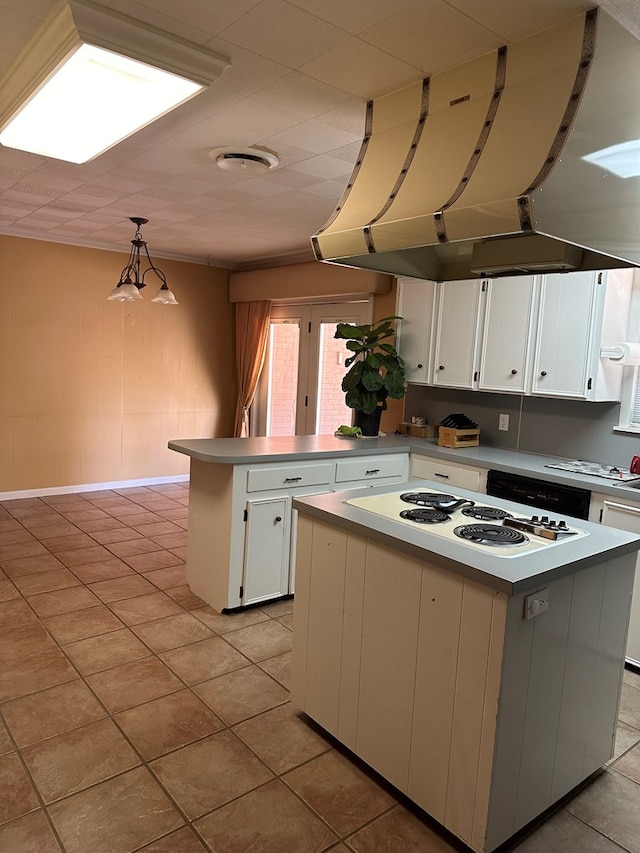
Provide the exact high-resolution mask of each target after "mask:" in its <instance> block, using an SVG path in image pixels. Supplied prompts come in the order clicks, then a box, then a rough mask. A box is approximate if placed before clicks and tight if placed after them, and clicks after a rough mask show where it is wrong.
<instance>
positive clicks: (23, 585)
mask: <svg viewBox="0 0 640 853" xmlns="http://www.w3.org/2000/svg"><path fill="white" fill-rule="evenodd" d="M13 582H14V584H15V585H16V586H17V587H18V589H19V590H20V592H21V593H22V594H23V595H39V594H40V593H41V592H52V591H53V590H56V589H67V588H68V587H71V586H78V584H79V583H80V581H79V580H78V578H77V577H76V576H75V575H74V574H72V573H71V572H70V571H69V570H68V569H59V570H57V571H51V572H38V573H37V574H35V575H21V576H19V577H14V578H13Z"/></svg>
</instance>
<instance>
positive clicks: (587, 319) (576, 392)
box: [532, 272, 599, 400]
mask: <svg viewBox="0 0 640 853" xmlns="http://www.w3.org/2000/svg"><path fill="white" fill-rule="evenodd" d="M597 275H598V274H597V273H593V272H578V273H570V274H562V273H554V274H553V275H545V276H543V277H542V282H541V292H540V314H539V320H538V336H537V346H536V352H535V358H534V364H533V378H532V393H533V394H536V395H539V396H549V397H573V398H577V399H581V400H585V399H587V397H588V391H589V388H588V384H589V380H590V379H591V376H590V364H591V362H590V354H591V343H592V338H593V328H594V322H595V312H596V307H597V306H596V297H597V296H598V295H599V293H598V284H597Z"/></svg>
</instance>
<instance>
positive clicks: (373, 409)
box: [334, 316, 406, 435]
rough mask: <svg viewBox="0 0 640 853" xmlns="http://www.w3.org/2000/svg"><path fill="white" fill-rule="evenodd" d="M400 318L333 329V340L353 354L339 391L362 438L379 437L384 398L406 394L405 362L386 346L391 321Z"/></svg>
mask: <svg viewBox="0 0 640 853" xmlns="http://www.w3.org/2000/svg"><path fill="white" fill-rule="evenodd" d="M401 319H402V317H397V316H394V317H384V318H383V319H382V320H378V321H377V322H376V323H372V324H366V325H363V326H351V325H349V324H348V323H338V325H337V327H336V333H335V335H334V338H341V339H342V340H345V341H346V342H347V349H348V350H350V351H351V352H352V353H353V355H351V356H349V358H347V359H346V360H345V363H344V365H345V367H348V368H349V370H348V371H347V373H346V374H345V376H344V378H343V380H342V390H343V391H344V392H345V398H344V399H345V403H346V404H347V406H349V408H350V409H354V410H355V426H358V427H360V429H361V430H362V434H363V435H378V431H379V429H380V416H381V415H382V412H383V411H384V410H385V409H386V408H387V397H392V398H394V399H400V398H401V397H404V395H405V394H406V387H405V374H404V361H403V360H402V358H401V357H400V356H399V355H398V353H397V351H396V349H395V347H394V346H393V345H392V344H390V343H388V339H389V338H393V337H394V336H395V329H394V327H393V325H392V324H393V321H394V320H401Z"/></svg>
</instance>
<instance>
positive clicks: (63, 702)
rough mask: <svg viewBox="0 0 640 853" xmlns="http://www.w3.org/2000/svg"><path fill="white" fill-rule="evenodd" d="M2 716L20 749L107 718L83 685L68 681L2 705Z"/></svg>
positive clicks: (80, 682) (82, 683)
mask: <svg viewBox="0 0 640 853" xmlns="http://www.w3.org/2000/svg"><path fill="white" fill-rule="evenodd" d="M2 713H3V715H4V718H5V721H6V723H7V725H8V727H9V729H10V730H11V734H12V735H13V737H14V739H15V741H16V743H17V744H18V746H20V747H23V746H29V744H32V743H38V742H39V741H41V740H44V739H45V738H49V737H55V735H59V734H62V733H63V732H67V731H70V730H71V729H75V728H78V727H79V726H84V725H87V724H88V723H93V722H95V721H96V720H100V719H102V718H103V717H105V716H106V714H105V711H104V709H103V707H102V706H101V705H100V703H99V702H98V700H97V699H96V698H95V696H94V695H93V693H91V691H90V690H89V688H88V687H87V686H86V684H85V683H84V682H83V681H70V682H68V683H67V684H60V685H58V686H56V687H50V688H48V689H47V690H41V691H39V692H38V693H32V694H31V695H29V696H22V697H21V698H19V699H12V700H11V701H9V702H5V703H4V705H3V706H2Z"/></svg>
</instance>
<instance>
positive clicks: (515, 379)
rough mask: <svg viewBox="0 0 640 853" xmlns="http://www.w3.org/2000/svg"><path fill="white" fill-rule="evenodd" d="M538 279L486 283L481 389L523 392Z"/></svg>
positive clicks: (515, 278)
mask: <svg viewBox="0 0 640 853" xmlns="http://www.w3.org/2000/svg"><path fill="white" fill-rule="evenodd" d="M537 281H538V280H537V277H536V276H530V275H523V276H508V277H505V278H496V279H492V280H491V281H488V282H487V283H486V289H485V299H486V301H485V320H484V333H483V339H482V352H481V357H480V364H481V367H480V382H479V383H478V387H479V389H480V390H481V391H500V392H504V391H512V392H517V393H520V394H522V393H524V390H525V387H526V384H525V378H526V376H525V374H526V367H527V356H528V352H529V346H530V341H531V335H532V323H533V308H534V300H535V297H536V293H537Z"/></svg>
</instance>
